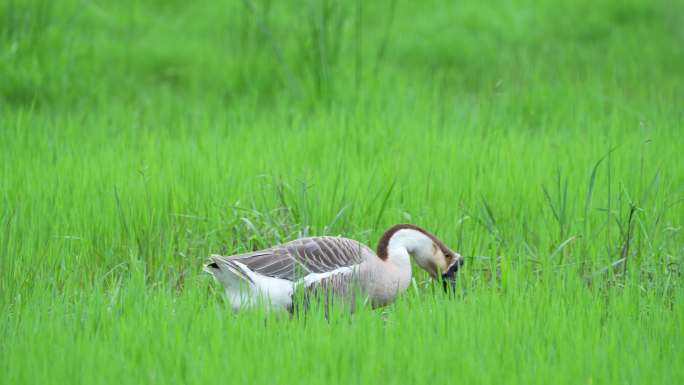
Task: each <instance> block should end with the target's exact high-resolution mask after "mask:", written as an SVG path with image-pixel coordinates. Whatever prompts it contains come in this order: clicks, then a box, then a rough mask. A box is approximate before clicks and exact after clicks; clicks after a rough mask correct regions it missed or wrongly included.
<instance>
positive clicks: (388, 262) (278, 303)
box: [204, 224, 463, 312]
mask: <svg viewBox="0 0 684 385" xmlns="http://www.w3.org/2000/svg"><path fill="white" fill-rule="evenodd" d="M410 256H412V257H413V258H414V259H415V261H416V263H417V264H418V265H419V266H420V267H421V268H423V269H424V270H426V271H427V272H428V273H429V274H430V276H431V277H432V278H434V279H439V278H440V277H441V279H442V282H443V284H444V288H445V290H447V289H448V287H450V285H453V284H454V283H455V279H456V272H457V271H458V269H459V268H460V267H461V266H462V265H463V257H462V256H461V255H459V254H458V253H456V252H454V251H452V250H451V249H449V248H448V247H447V246H446V245H445V244H444V243H443V242H442V241H440V240H439V239H437V237H435V236H434V235H432V234H431V233H429V232H428V231H426V230H424V229H422V228H420V227H418V226H415V225H411V224H397V225H394V226H392V227H390V228H389V229H387V230H386V231H385V232H384V233H383V234H382V236H381V237H380V240H379V241H378V244H377V248H376V251H375V252H373V250H371V249H370V248H369V247H368V246H366V245H364V244H362V243H361V242H358V241H356V240H353V239H349V238H344V237H336V236H316V237H306V238H299V239H296V240H293V241H290V242H287V243H283V244H279V245H275V246H272V247H270V248H267V249H264V250H259V251H253V252H248V253H244V254H236V255H230V256H221V255H215V254H214V255H211V256H210V257H209V259H208V260H207V261H206V263H205V264H204V271H206V272H207V273H209V274H211V275H212V276H213V277H214V278H215V279H216V280H217V281H219V282H220V283H221V284H223V286H224V288H225V295H226V297H227V298H228V301H229V302H230V305H231V307H232V309H233V310H235V311H238V310H240V309H241V308H243V307H248V306H253V305H256V304H257V303H262V304H264V305H265V306H266V308H267V309H271V308H276V309H284V310H288V311H290V312H292V311H293V294H294V293H295V290H296V289H297V287H301V288H303V289H304V291H305V293H306V292H311V291H314V290H318V289H321V288H323V289H325V290H332V293H333V294H341V295H345V294H348V293H349V292H350V290H349V289H350V286H351V285H352V284H353V283H354V282H356V283H357V284H358V286H359V287H360V288H361V289H362V291H363V293H364V295H365V297H366V300H367V301H369V302H370V304H371V306H372V307H374V308H375V307H381V306H385V305H387V304H390V303H392V302H393V301H394V300H395V298H396V297H397V295H398V294H400V293H402V292H404V291H405V290H406V288H407V287H408V286H409V284H410V282H411V259H410Z"/></svg>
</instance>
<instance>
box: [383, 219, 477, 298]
mask: <svg viewBox="0 0 684 385" xmlns="http://www.w3.org/2000/svg"><path fill="white" fill-rule="evenodd" d="M402 253H407V254H409V255H411V256H413V258H414V259H415V261H416V263H417V264H418V266H420V267H421V268H422V269H423V270H425V271H427V272H428V274H430V276H431V277H432V278H433V279H438V280H441V281H442V284H443V285H444V289H445V290H449V289H451V288H453V287H454V285H455V283H456V273H457V272H458V270H459V269H460V268H461V266H463V262H464V261H463V257H462V256H461V255H460V254H458V253H456V252H455V251H453V250H451V249H450V248H449V247H447V246H446V245H445V244H444V242H442V241H441V240H439V239H438V238H437V237H435V236H434V235H432V234H431V233H429V232H428V231H426V230H424V229H422V228H420V227H418V226H415V225H409V224H398V225H394V226H392V227H390V228H389V229H388V230H387V231H385V233H384V234H383V235H382V237H380V241H379V242H378V248H377V254H378V257H380V258H381V259H383V260H388V259H392V257H393V255H401V254H402ZM397 259H398V258H397Z"/></svg>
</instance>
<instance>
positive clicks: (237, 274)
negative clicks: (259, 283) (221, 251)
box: [204, 254, 254, 286]
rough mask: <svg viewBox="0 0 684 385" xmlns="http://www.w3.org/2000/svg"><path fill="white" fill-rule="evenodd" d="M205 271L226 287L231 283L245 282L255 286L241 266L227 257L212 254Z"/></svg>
mask: <svg viewBox="0 0 684 385" xmlns="http://www.w3.org/2000/svg"><path fill="white" fill-rule="evenodd" d="M204 271H206V272H207V273H209V274H212V275H213V276H214V277H216V278H217V279H218V280H219V281H221V282H222V283H223V284H224V285H226V286H228V285H229V284H230V283H231V281H236V280H235V278H237V282H235V283H239V281H245V282H248V283H250V284H254V281H252V279H251V278H250V277H249V275H248V274H247V273H246V272H245V271H243V270H242V268H241V267H240V265H239V264H237V263H235V262H233V261H232V260H230V259H229V258H227V257H224V256H221V255H216V254H212V255H211V256H209V259H208V260H207V262H206V263H205V265H204Z"/></svg>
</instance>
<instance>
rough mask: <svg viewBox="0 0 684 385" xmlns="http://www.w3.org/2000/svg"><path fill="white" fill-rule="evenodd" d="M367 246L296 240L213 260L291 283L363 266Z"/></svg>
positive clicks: (331, 239) (323, 239)
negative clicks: (358, 265) (304, 278)
mask: <svg viewBox="0 0 684 385" xmlns="http://www.w3.org/2000/svg"><path fill="white" fill-rule="evenodd" d="M368 253H371V254H372V253H373V252H372V250H371V249H370V248H368V246H366V245H364V244H362V243H360V242H358V241H355V240H353V239H348V238H342V237H309V238H300V239H297V240H294V241H291V242H288V243H283V244H280V245H276V246H273V247H271V248H268V249H265V250H259V251H254V252H251V253H244V254H238V255H232V256H228V257H214V258H218V259H222V260H224V261H226V262H229V263H230V262H239V263H241V264H244V265H245V266H247V268H249V269H250V270H251V271H253V272H255V273H258V274H261V275H264V276H267V277H273V278H282V279H287V280H290V281H295V280H297V279H299V278H301V277H304V276H306V275H309V274H311V273H318V274H320V273H330V272H333V271H335V270H337V269H340V268H344V267H349V266H353V265H357V264H359V263H361V262H363V260H364V258H365V256H366V255H368Z"/></svg>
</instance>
